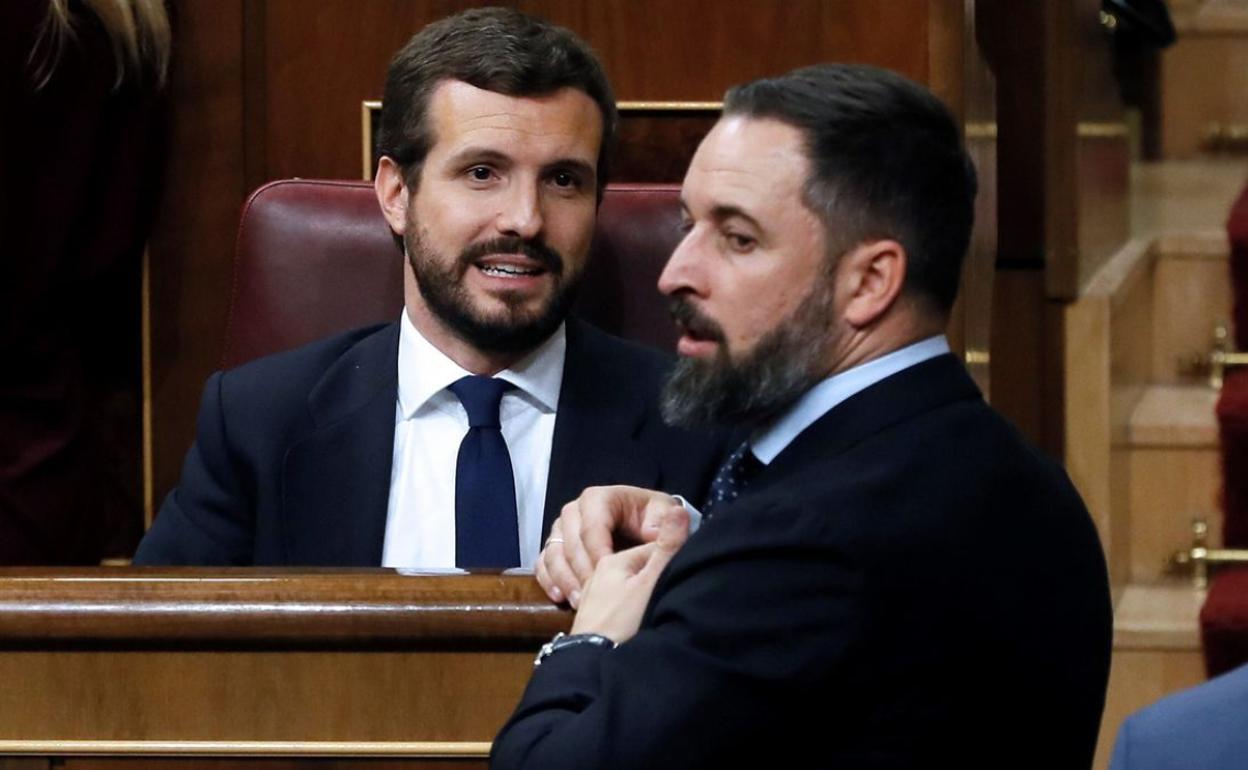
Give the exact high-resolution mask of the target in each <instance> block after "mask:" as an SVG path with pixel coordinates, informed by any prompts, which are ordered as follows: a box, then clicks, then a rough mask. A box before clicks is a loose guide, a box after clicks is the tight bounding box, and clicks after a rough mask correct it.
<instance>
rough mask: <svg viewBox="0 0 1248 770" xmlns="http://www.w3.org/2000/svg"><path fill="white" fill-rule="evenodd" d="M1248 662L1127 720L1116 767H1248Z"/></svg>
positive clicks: (1161, 769) (1116, 753)
mask: <svg viewBox="0 0 1248 770" xmlns="http://www.w3.org/2000/svg"><path fill="white" fill-rule="evenodd" d="M1245 713H1248V666H1240V667H1239V668H1237V669H1235V670H1234V671H1231V672H1229V673H1226V674H1223V675H1222V676H1219V677H1217V678H1214V679H1210V680H1209V681H1208V682H1205V683H1204V684H1202V685H1200V686H1199V687H1193V688H1191V689H1190V690H1184V691H1183V692H1180V693H1176V694H1174V695H1171V696H1169V697H1166V698H1162V699H1161V700H1159V701H1157V702H1156V703H1154V704H1153V705H1151V706H1149V707H1148V708H1146V709H1143V710H1141V711H1139V712H1137V713H1135V714H1133V715H1132V716H1131V717H1129V718H1128V719H1127V721H1126V722H1123V724H1122V729H1121V730H1119V731H1118V741H1117V742H1116V743H1115V744H1114V756H1113V759H1112V760H1111V761H1110V770H1170V768H1184V770H1231V768H1238V767H1243V766H1244V757H1245V756H1246V755H1248V735H1246V734H1245V733H1244V714H1245Z"/></svg>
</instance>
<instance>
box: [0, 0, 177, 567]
mask: <svg viewBox="0 0 1248 770" xmlns="http://www.w3.org/2000/svg"><path fill="white" fill-rule="evenodd" d="M0 17H3V19H2V21H0V89H2V90H0V99H2V100H3V101H2V103H3V104H4V109H5V118H4V120H3V121H0V244H2V245H0V564H91V563H98V562H99V561H100V559H101V558H104V557H107V556H110V555H115V554H128V553H130V552H132V550H133V547H134V543H135V542H136V541H137V539H138V537H139V535H140V534H141V532H142V494H141V489H142V486H141V457H142V452H141V433H142V430H141V404H142V395H141V393H142V383H141V339H142V335H141V331H140V326H141V309H140V308H141V304H140V299H141V296H140V295H141V275H142V259H143V249H144V246H145V243H146V241H147V236H148V233H149V231H150V229H151V225H152V221H153V218H154V215H155V208H156V203H157V201H158V199H159V189H158V187H159V180H160V178H161V173H160V172H161V166H162V162H163V155H164V152H163V145H164V136H165V131H164V127H163V119H162V113H163V110H162V100H161V97H160V92H161V90H162V88H163V85H164V82H165V76H166V70H167V67H168V61H169V49H170V34H169V19H168V16H167V14H166V11H165V8H164V5H163V3H162V2H161V0H82V1H80V0H7V1H6V2H5V3H4V7H3V10H0Z"/></svg>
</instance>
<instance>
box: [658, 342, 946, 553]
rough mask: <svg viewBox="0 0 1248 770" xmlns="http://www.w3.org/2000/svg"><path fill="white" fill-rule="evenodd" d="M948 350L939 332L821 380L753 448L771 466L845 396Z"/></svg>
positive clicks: (695, 515) (763, 430)
mask: <svg viewBox="0 0 1248 770" xmlns="http://www.w3.org/2000/svg"><path fill="white" fill-rule="evenodd" d="M948 352H949V341H948V340H947V339H946V338H945V335H943V334H939V335H937V336H935V337H928V338H927V339H924V340H920V341H919V342H916V343H914V344H913V345H907V346H906V347H904V348H901V349H900V350H894V351H893V352H892V353H888V354H887V355H883V356H880V357H879V358H875V359H872V360H870V361H868V362H866V363H865V364H860V365H858V366H855V367H853V368H852V369H846V370H845V371H843V372H841V373H839V374H834V375H832V376H831V377H828V378H827V379H825V380H821V381H820V382H819V384H818V385H815V386H814V387H813V388H811V389H810V390H808V391H806V392H805V393H804V394H803V395H802V397H801V398H799V399H798V400H797V402H796V403H794V404H793V406H791V407H789V408H788V409H786V410H785V411H784V412H783V413H782V414H781V415H780V416H779V417H777V418H775V419H774V420H771V421H770V422H768V423H767V424H766V425H762V426H760V427H759V428H758V429H756V430H755V431H754V432H753V433H752V434H751V435H750V449H751V450H752V451H753V452H754V456H755V457H757V458H758V459H759V461H760V462H761V463H762V464H763V465H769V464H770V463H771V461H772V460H774V459H776V456H777V455H779V454H780V453H781V452H783V451H784V448H785V447H787V446H788V445H789V444H791V443H793V440H794V439H795V438H797V437H798V435H800V434H801V432H802V431H804V430H806V429H807V428H809V427H810V426H811V425H813V424H814V422H815V421H816V420H818V419H819V418H820V417H822V416H824V415H825V414H827V413H828V412H830V411H832V409H833V408H834V407H836V406H837V405H839V404H840V403H841V402H842V401H844V400H845V399H847V398H849V397H850V396H853V395H855V394H856V393H859V392H861V391H863V390H866V389H867V388H869V387H871V386H872V385H874V384H876V383H877V382H879V381H881V380H883V379H885V378H886V377H891V376H893V375H894V374H896V373H898V372H900V371H902V370H903V369H909V368H910V367H912V366H914V365H916V364H921V363H923V362H924V361H927V360H928V359H931V358H935V357H936V356H940V355H944V354H945V353H948ZM680 500H681V503H682V504H683V505H684V506H685V508H686V509H688V510H689V531H690V532H693V531H696V530H697V528H698V526H699V525H700V524H701V523H702V514H701V513H700V512H699V511H698V510H697V509H696V508H694V507H693V506H692V505H690V504H689V501H688V500H685V499H684V498H680Z"/></svg>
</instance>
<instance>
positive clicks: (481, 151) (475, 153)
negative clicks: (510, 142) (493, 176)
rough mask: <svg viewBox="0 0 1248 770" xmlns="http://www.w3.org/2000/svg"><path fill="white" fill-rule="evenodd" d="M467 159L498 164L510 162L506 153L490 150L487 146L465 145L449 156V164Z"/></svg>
mask: <svg viewBox="0 0 1248 770" xmlns="http://www.w3.org/2000/svg"><path fill="white" fill-rule="evenodd" d="M469 161H472V162H474V163H483V162H486V163H497V164H498V165H509V164H510V163H511V162H512V160H511V158H510V157H509V156H508V155H507V154H506V153H502V152H499V151H498V150H491V149H490V148H488V147H465V148H464V149H462V150H460V151H459V152H457V153H455V154H454V155H452V156H451V158H450V164H451V165H453V166H455V165H459V164H461V163H467V162H469Z"/></svg>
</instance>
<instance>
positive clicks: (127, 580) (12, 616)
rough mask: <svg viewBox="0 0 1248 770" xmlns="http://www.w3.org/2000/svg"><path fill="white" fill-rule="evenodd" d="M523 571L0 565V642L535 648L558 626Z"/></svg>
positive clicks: (563, 618) (560, 616)
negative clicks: (451, 572)
mask: <svg viewBox="0 0 1248 770" xmlns="http://www.w3.org/2000/svg"><path fill="white" fill-rule="evenodd" d="M568 617H569V616H568V613H566V612H564V611H562V610H560V609H559V608H557V607H555V606H554V605H552V604H551V603H550V602H549V600H547V599H546V597H545V596H544V595H543V594H542V592H541V590H540V589H539V588H538V586H537V583H536V582H535V581H534V580H533V578H532V577H531V576H527V575H526V576H519V575H496V574H480V575H407V574H400V573H398V572H395V571H392V570H365V569H361V570H350V571H343V570H322V571H307V570H304V571H295V570H263V569H252V568H234V569H212V570H208V569H196V568H142V567H134V568H126V569H106V570H98V569H95V570H93V569H77V570H56V571H50V570H44V569H36V568H10V569H2V570H0V649H12V648H18V647H30V646H37V645H41V644H56V643H66V642H68V643H73V644H74V645H77V646H87V645H93V644H103V643H108V644H109V645H110V646H117V645H120V644H125V643H130V644H141V645H158V644H167V643H174V642H176V643H179V644H184V643H194V644H196V645H197V646H199V647H201V648H207V647H211V646H213V645H215V644H217V643H247V644H249V645H250V644H257V645H259V644H265V645H296V646H308V645H330V646H332V645H343V646H356V647H358V646H361V645H375V644H380V643H391V644H404V645H409V646H410V645H415V644H420V645H425V646H427V645H435V644H444V645H446V644H460V643H463V642H465V641H470V642H471V643H472V644H475V645H494V646H499V645H513V646H516V645H521V646H523V645H528V646H535V645H537V644H540V643H541V642H543V641H545V640H547V639H549V638H550V637H551V636H553V635H554V634H555V633H556V632H557V631H561V630H565V627H566V626H567V624H568Z"/></svg>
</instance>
